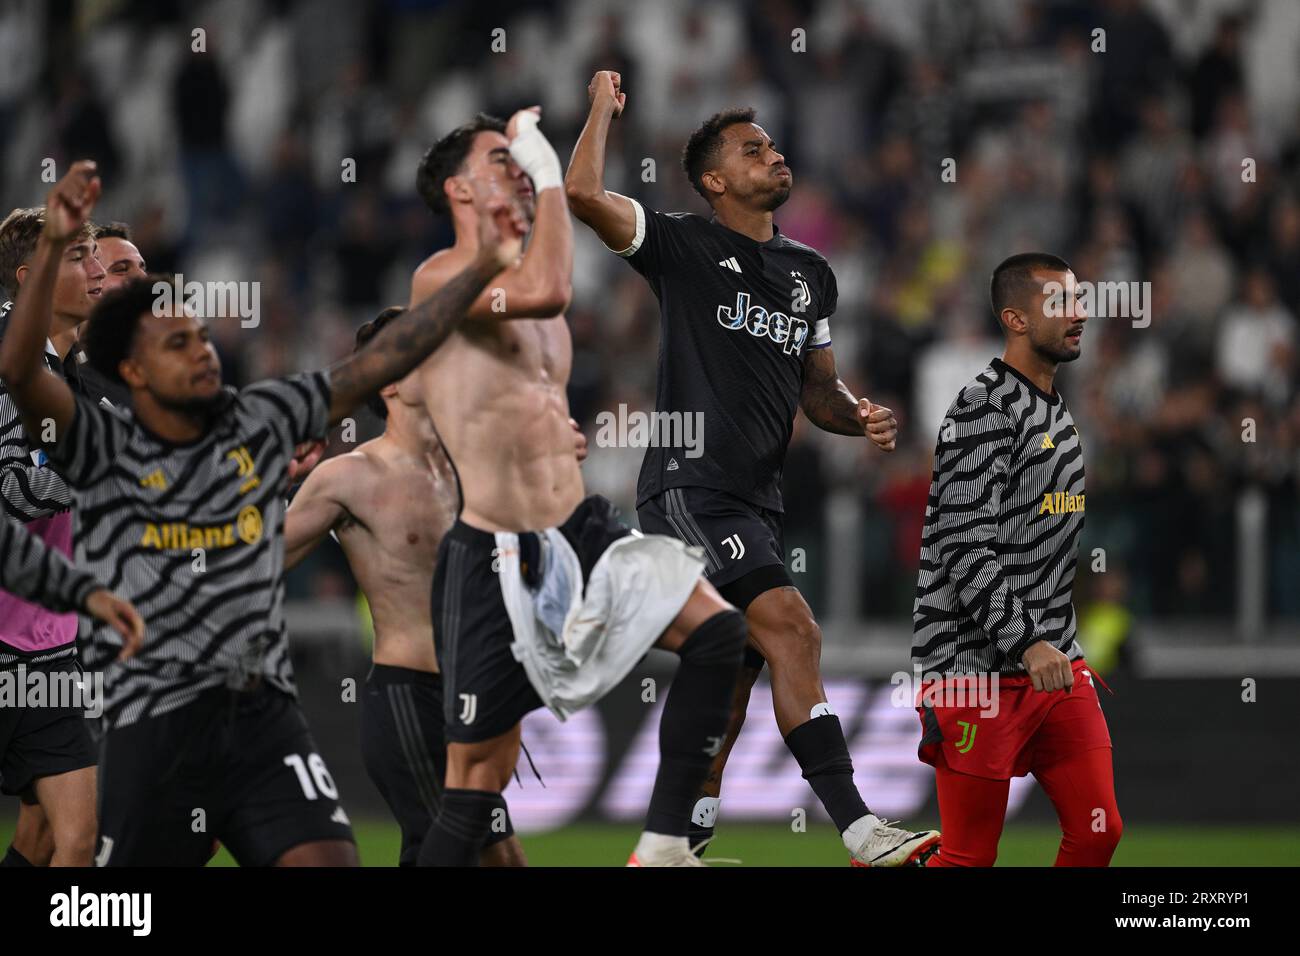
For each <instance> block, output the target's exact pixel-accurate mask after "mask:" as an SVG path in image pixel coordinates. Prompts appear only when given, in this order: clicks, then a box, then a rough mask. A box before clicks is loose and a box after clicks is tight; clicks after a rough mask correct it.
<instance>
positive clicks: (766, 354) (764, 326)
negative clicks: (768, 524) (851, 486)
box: [615, 200, 838, 511]
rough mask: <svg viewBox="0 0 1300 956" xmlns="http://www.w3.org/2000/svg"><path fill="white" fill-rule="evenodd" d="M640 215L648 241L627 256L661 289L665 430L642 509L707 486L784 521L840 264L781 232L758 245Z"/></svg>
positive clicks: (689, 222) (647, 464) (695, 220)
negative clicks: (793, 456) (810, 370)
mask: <svg viewBox="0 0 1300 956" xmlns="http://www.w3.org/2000/svg"><path fill="white" fill-rule="evenodd" d="M633 205H634V206H635V209H636V235H635V237H634V238H633V240H632V244H631V245H630V246H628V247H627V248H626V249H623V250H615V251H616V252H618V254H619V255H620V256H623V257H624V258H625V259H627V261H628V262H629V263H630V264H631V266H632V267H633V268H634V269H636V270H637V271H638V272H640V273H641V274H642V275H643V276H645V277H646V279H647V280H648V281H649V283H650V288H651V289H653V290H654V294H655V296H656V297H657V298H658V299H659V314H660V343H659V370H658V381H657V385H656V390H655V391H656V394H655V415H656V421H655V426H656V427H655V428H654V429H653V431H652V432H651V435H652V436H653V437H652V440H651V442H650V447H649V448H648V449H647V451H646V456H645V460H644V461H643V462H642V465H641V476H640V479H639V481H638V482H637V505H638V507H639V506H640V505H642V504H644V503H645V501H646V500H647V499H649V498H652V497H654V496H655V495H657V494H660V493H661V492H663V491H665V490H667V489H669V488H679V487H687V486H697V487H703V488H713V489H717V490H720V491H727V492H730V493H731V494H734V495H736V496H737V497H739V498H741V499H743V500H745V501H747V502H749V503H751V504H754V505H757V506H759V507H762V508H768V509H771V510H773V511H781V510H782V507H781V468H782V466H783V465H784V463H785V453H786V447H787V446H788V445H789V443H790V434H791V432H792V430H793V428H794V416H795V412H796V411H797V410H798V408H799V393H800V391H801V389H802V388H803V379H804V367H803V361H804V356H805V355H806V354H807V351H808V350H809V349H816V348H825V347H827V346H828V345H830V344H831V337H830V324H829V322H828V318H829V316H830V315H831V313H832V312H834V311H835V305H836V301H837V298H838V290H837V289H836V285H835V275H834V273H832V272H831V267H830V264H829V263H828V262H827V261H826V259H825V258H824V257H822V255H821V254H820V253H818V252H817V251H816V250H815V249H812V248H810V247H809V246H805V245H803V244H802V243H799V242H795V241H794V240H793V239H789V238H787V237H786V236H783V235H782V234H781V233H780V232H779V231H777V232H776V233H775V235H773V237H772V238H771V239H769V240H768V241H767V242H758V241H756V240H754V239H751V238H749V237H748V236H743V235H741V234H740V233H738V232H732V231H731V230H730V229H728V228H726V227H725V226H722V225H719V224H718V223H717V222H714V221H713V220H710V219H705V218H704V217H702V216H696V215H692V214H690V213H672V214H667V215H666V214H664V213H660V212H655V211H654V210H651V209H646V208H644V207H643V206H642V205H641V204H640V203H638V202H636V201H635V200H633ZM688 416H689V420H688ZM691 422H699V423H700V425H701V426H702V433H701V434H696V433H695V432H694V431H693V430H692V429H691V424H690V423H691ZM692 435H694V437H695V440H694V441H692V440H690V439H691V436H692ZM683 438H685V439H686V440H682V439H683Z"/></svg>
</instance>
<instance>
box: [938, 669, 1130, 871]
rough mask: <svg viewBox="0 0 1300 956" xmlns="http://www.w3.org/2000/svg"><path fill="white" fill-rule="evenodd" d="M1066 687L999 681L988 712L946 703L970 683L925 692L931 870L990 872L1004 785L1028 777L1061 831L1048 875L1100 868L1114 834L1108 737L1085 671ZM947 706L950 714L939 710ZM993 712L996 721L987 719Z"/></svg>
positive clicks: (967, 703) (1023, 678) (1025, 679)
mask: <svg viewBox="0 0 1300 956" xmlns="http://www.w3.org/2000/svg"><path fill="white" fill-rule="evenodd" d="M1072 669H1073V671H1074V687H1073V688H1072V689H1071V690H1070V691H1069V692H1067V691H1064V690H1058V691H1052V692H1051V693H1044V692H1042V691H1035V690H1034V687H1033V683H1032V682H1031V680H1030V678H1029V676H1028V675H1020V674H1014V675H999V677H998V686H997V693H996V702H995V706H989V707H986V708H985V707H982V706H981V704H980V703H978V702H976V701H974V700H972V699H970V698H971V697H973V696H974V695H973V694H971V695H967V699H966V700H962V699H961V697H960V695H956V694H945V693H944V692H943V691H944V690H947V689H951V687H953V686H955V685H956V684H959V683H962V684H969V682H970V680H971V678H965V677H963V678H952V679H948V680H947V681H945V682H943V683H944V684H945V685H949V686H947V687H945V686H939V684H937V683H936V682H931V683H928V684H926V685H924V686H923V687H922V688H921V691H920V693H919V695H918V701H917V703H918V706H917V713H918V714H919V715H920V718H921V730H922V738H921V745H920V747H919V750H918V753H919V756H920V758H921V760H923V761H924V762H925V763H928V764H930V765H931V766H933V767H934V771H935V781H936V784H937V787H938V792H939V815H940V818H941V821H942V822H941V827H942V830H943V846H942V849H940V851H939V853H938V854H937V855H935V856H933V857H931V859H930V861H929V864H928V865H930V866H992V865H993V861H994V860H996V859H997V855H998V840H999V838H1000V837H1001V836H1002V824H1003V821H1004V819H1005V817H1006V812H1007V793H1008V791H1009V790H1010V786H1011V778H1012V777H1023V776H1024V775H1025V774H1027V773H1032V774H1033V775H1034V777H1035V779H1036V780H1037V781H1038V782H1039V784H1040V785H1041V786H1042V788H1043V790H1044V791H1045V792H1046V793H1047V796H1048V797H1049V798H1050V799H1051V801H1052V804H1053V805H1054V806H1055V807H1056V813H1057V817H1058V818H1059V819H1060V822H1061V834H1062V835H1061V845H1060V849H1059V850H1058V852H1057V855H1056V865H1057V866H1106V865H1108V864H1109V863H1110V858H1111V855H1112V854H1113V853H1114V852H1115V847H1116V845H1117V844H1118V843H1119V839H1120V835H1121V834H1122V833H1123V822H1122V821H1121V819H1120V815H1119V809H1118V807H1117V806H1116V805H1115V783H1114V776H1113V773H1112V770H1111V742H1110V732H1109V731H1108V730H1107V728H1106V718H1105V716H1104V715H1103V714H1102V712H1101V701H1100V700H1099V699H1098V697H1097V690H1096V688H1095V687H1094V686H1093V678H1092V673H1091V672H1090V671H1089V669H1088V665H1087V662H1085V661H1083V660H1078V661H1075V662H1074V664H1073V666H1072ZM948 703H954V704H956V705H955V706H948V705H947V704H948ZM992 711H996V713H990V712H992Z"/></svg>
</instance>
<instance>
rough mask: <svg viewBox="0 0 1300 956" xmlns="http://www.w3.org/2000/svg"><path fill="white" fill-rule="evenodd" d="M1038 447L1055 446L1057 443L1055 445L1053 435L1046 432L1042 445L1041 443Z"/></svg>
mask: <svg viewBox="0 0 1300 956" xmlns="http://www.w3.org/2000/svg"><path fill="white" fill-rule="evenodd" d="M1038 447H1039V448H1055V447H1056V445H1054V444H1053V443H1052V436H1051V435H1048V434H1046V433H1044V435H1043V443H1042V444H1041V445H1039V446H1038Z"/></svg>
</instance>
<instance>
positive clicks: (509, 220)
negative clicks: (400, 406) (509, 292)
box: [329, 191, 520, 425]
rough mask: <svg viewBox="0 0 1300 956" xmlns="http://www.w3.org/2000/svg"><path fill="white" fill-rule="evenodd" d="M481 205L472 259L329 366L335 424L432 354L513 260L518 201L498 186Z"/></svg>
mask: <svg viewBox="0 0 1300 956" xmlns="http://www.w3.org/2000/svg"><path fill="white" fill-rule="evenodd" d="M478 209H479V223H478V224H479V245H478V251H477V252H476V253H475V255H474V259H473V260H472V261H471V262H470V263H469V265H467V266H466V267H465V268H463V269H462V270H461V271H460V272H458V273H456V275H454V276H453V277H452V278H451V279H450V280H448V282H447V283H446V284H444V285H443V286H441V287H440V288H439V289H438V290H437V291H436V292H434V293H433V294H432V295H430V296H428V297H426V298H425V299H423V300H422V301H421V302H420V303H419V304H417V305H413V306H412V307H411V308H409V309H407V310H406V311H405V312H403V313H402V314H401V315H400V316H399V317H398V318H396V319H394V320H393V321H392V322H390V323H388V324H387V325H386V326H384V328H383V329H382V330H381V331H380V332H379V334H378V335H376V336H375V337H374V338H373V339H371V340H370V342H369V343H367V345H366V346H365V347H364V348H362V349H360V350H358V351H356V352H353V353H352V354H351V355H349V356H348V357H347V358H345V359H344V360H343V361H341V362H339V363H338V364H337V365H334V366H333V367H332V368H331V369H330V409H329V423H330V424H331V425H337V424H338V423H339V422H341V421H342V420H343V418H344V416H346V415H347V414H348V413H349V412H351V411H352V410H353V409H354V408H356V407H357V406H358V405H360V404H361V402H363V401H364V400H365V399H366V398H368V397H370V396H371V395H374V394H375V393H376V392H378V391H379V390H380V389H381V388H383V387H384V386H385V385H387V384H388V383H389V382H395V381H397V380H398V379H399V378H402V377H403V376H405V375H406V374H407V373H408V372H410V371H411V370H412V369H414V368H415V367H416V366H417V365H419V364H420V363H421V362H423V361H424V360H425V359H426V358H428V357H429V355H430V354H432V353H433V352H434V350H436V349H437V348H438V346H439V345H441V344H442V343H443V342H445V341H446V340H447V337H448V336H449V335H451V333H452V332H454V331H455V330H456V328H457V327H458V326H459V325H460V324H461V322H463V321H464V319H465V314H466V312H467V311H468V310H469V307H470V304H471V303H472V302H473V301H474V299H475V298H477V297H478V294H479V293H480V292H482V291H483V289H484V288H486V287H487V284H488V283H489V282H490V281H492V278H493V277H494V276H496V275H497V274H498V273H499V272H500V271H501V270H502V269H504V268H505V267H506V266H508V265H509V264H510V263H511V262H513V261H514V256H515V253H516V244H515V243H513V242H512V241H511V240H510V238H509V237H512V236H514V235H515V234H516V233H517V232H518V231H519V229H520V223H519V218H520V213H519V210H518V204H517V203H512V202H510V201H509V200H508V199H507V197H505V196H504V195H502V194H501V193H500V192H499V191H498V192H496V193H494V194H492V195H484V196H483V197H482V200H481V202H480V203H479V204H478Z"/></svg>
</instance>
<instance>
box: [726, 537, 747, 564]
mask: <svg viewBox="0 0 1300 956" xmlns="http://www.w3.org/2000/svg"><path fill="white" fill-rule="evenodd" d="M722 543H723V544H725V545H726V546H727V547H729V548H730V549H731V560H733V561H739V560H740V559H741V558H743V557H744V556H745V542H743V541H741V540H740V535H738V534H733V535H730V536H729V537H726V538H723V539H722Z"/></svg>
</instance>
